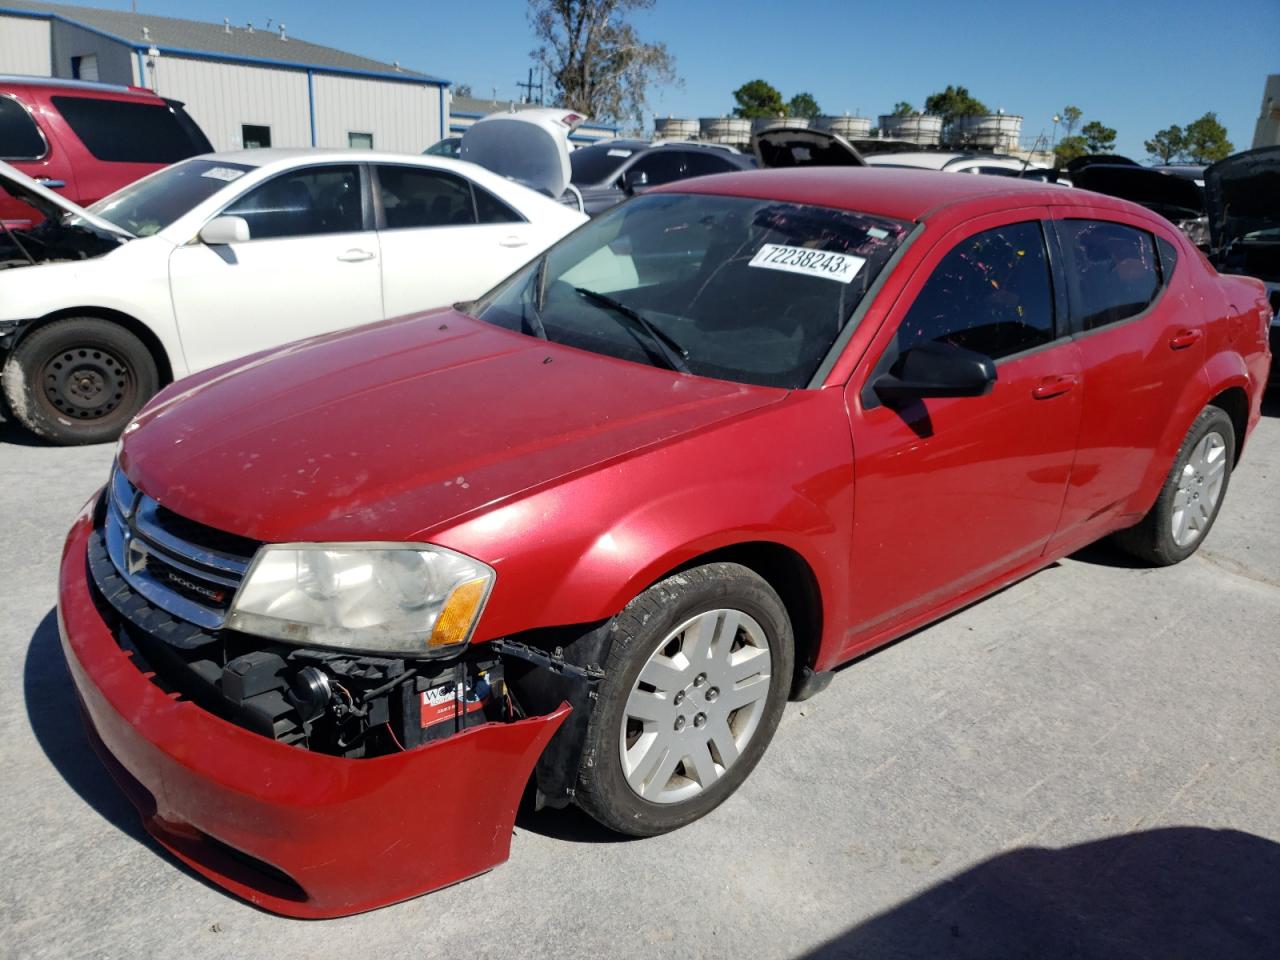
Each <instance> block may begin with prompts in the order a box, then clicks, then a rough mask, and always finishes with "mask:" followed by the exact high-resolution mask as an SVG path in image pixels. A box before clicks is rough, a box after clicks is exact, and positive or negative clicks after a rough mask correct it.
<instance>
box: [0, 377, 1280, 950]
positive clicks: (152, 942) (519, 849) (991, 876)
mask: <svg viewBox="0 0 1280 960" xmlns="http://www.w3.org/2000/svg"><path fill="white" fill-rule="evenodd" d="M1268 414H1269V415H1268V416H1267V417H1266V418H1264V420H1263V423H1262V425H1261V426H1260V427H1259V429H1258V431H1257V433H1256V434H1255V435H1254V438H1253V440H1252V444H1251V449H1250V450H1249V451H1248V453H1247V455H1246V458H1245V461H1244V462H1243V464H1242V465H1241V469H1240V470H1239V472H1238V473H1237V474H1236V476H1235V477H1234V479H1233V481H1232V485H1231V489H1230V492H1229V494H1228V498H1227V501H1226V505H1225V507H1224V509H1223V512H1222V515H1221V517H1220V518H1219V521H1218V524H1217V526H1216V528H1215V529H1214V531H1213V532H1212V534H1211V535H1210V537H1209V539H1208V541H1207V542H1206V544H1205V546H1204V549H1202V550H1201V551H1200V552H1199V553H1198V554H1197V555H1196V556H1195V557H1194V558H1192V559H1191V560H1189V561H1187V562H1186V563H1184V564H1182V565H1180V566H1178V567H1174V568H1170V569H1164V570H1144V569H1136V568H1133V567H1132V566H1130V565H1129V564H1128V563H1127V562H1126V561H1125V560H1124V558H1123V557H1121V556H1119V555H1117V554H1115V553H1114V552H1112V551H1110V550H1109V549H1107V548H1104V547H1094V548H1091V549H1089V550H1087V551H1085V552H1084V553H1082V554H1080V555H1077V556H1075V557H1072V558H1070V559H1068V560H1065V561H1063V562H1062V563H1060V564H1057V565H1055V566H1054V567H1052V568H1051V569H1048V570H1045V571H1044V572H1042V573H1040V574H1038V575H1036V576H1034V577H1032V578H1030V579H1028V580H1026V581H1024V582H1022V583H1019V584H1017V585H1016V586H1014V587H1012V588H1010V589H1008V590H1005V591H1004V592H1002V593H1000V594H998V595H997V596H995V597H992V598H990V599H988V600H986V601H985V602H983V603H980V604H978V605H976V606H974V607H972V608H970V609H968V610H966V611H964V612H962V613H960V614H958V615H956V616H953V617H951V618H950V619H948V620H946V621H944V622H942V623H940V624H937V625H935V626H933V627H932V628H930V629H928V630H925V631H922V632H920V633H918V634H917V635H915V636H912V637H910V638H908V639H906V640H905V641H902V642H900V643H897V644H895V645H893V646H891V647H889V648H887V649H885V650H882V651H881V652H879V653H877V654H875V655H873V656H871V657H869V658H867V659H865V660H863V661H862V662H860V663H858V664H856V665H854V666H852V667H850V668H848V669H845V670H843V671H841V672H840V674H839V675H838V676H837V677H836V679H835V682H834V683H833V684H832V685H831V687H830V688H829V689H828V690H827V691H826V692H825V693H823V694H822V695H820V696H819V697H817V698H816V699H814V700H812V701H810V702H808V703H806V704H791V705H789V706H788V708H787V711H786V715H785V717H784V719H783V721H782V726H781V728H780V730H779V731H778V734H777V737H776V739H775V740H774V742H773V745H772V746H771V747H770V749H769V752H768V754H767V755H766V756H765V758H764V760H763V762H762V763H761V765H760V767H759V768H758V769H757V770H756V771H755V773H754V774H753V775H752V777H751V778H750V779H749V780H748V781H747V783H746V785H745V787H744V788H743V789H742V790H741V791H739V793H738V795H737V796H735V797H733V798H732V799H731V800H730V801H729V802H727V803H726V804H725V805H724V806H722V807H721V808H720V809H719V810H717V811H716V812H715V813H714V814H713V815H711V816H709V817H707V818H706V819H705V820H703V821H701V822H699V823H696V824H694V825H692V826H690V827H687V828H685V829H684V830H681V831H678V832H677V833H675V834H671V835H668V836H665V837H658V838H655V839H650V840H639V841H619V840H618V839H617V838H614V837H612V836H610V835H607V834H605V833H603V832H602V831H600V830H598V829H596V828H595V827H593V825H592V824H591V823H590V822H589V821H587V820H586V819H585V818H584V817H583V816H581V815H579V814H577V813H575V812H573V811H569V812H565V813H560V814H539V815H531V814H524V815H522V816H521V818H520V820H519V822H518V824H517V829H516V836H515V838H514V841H513V844H512V851H511V860H510V861H509V862H508V863H507V864H505V865H503V866H501V867H499V868H498V869H496V870H494V871H492V872H491V873H489V874H487V875H485V876H483V877H480V878H478V879H475V880H471V881H469V882H467V883H463V884H460V885H458V886H456V887H453V888H451V889H448V890H444V891H441V892H438V893H434V894H431V895H429V896H426V897H422V898H420V899H418V900H414V901H411V902H409V903H404V904H400V905H398V906H394V907H390V908H386V909H383V910H378V911H375V912H373V913H369V914H366V915H364V916H359V917H353V918H350V919H345V920H332V921H320V922H299V921H293V920H284V919H280V918H278V917H274V916H271V915H269V914H266V913H262V912H260V911H258V910H255V909H254V908H252V907H249V906H246V905H245V904H243V903H241V902H240V901H238V900H236V899H234V898H232V897H231V896H228V895H227V894H225V893H223V892H221V891H220V890H218V889H217V888H215V887H212V886H210V885H208V884H206V883H204V882H203V881H201V880H200V879H198V878H197V877H195V876H194V875H193V874H191V873H189V872H187V871H185V870H183V869H182V868H180V867H179V866H178V865H177V864H176V863H175V861H174V860H172V859H171V858H170V857H168V856H167V855H165V854H164V853H163V852H161V851H160V850H159V849H158V848H157V847H156V846H155V844H153V843H151V842H150V841H149V840H148V839H147V837H146V836H145V835H144V834H143V833H142V831H141V830H140V828H139V824H138V821H137V818H136V817H135V815H134V812H133V810H132V808H131V807H130V806H129V805H128V804H127V803H126V802H125V800H124V799H123V797H122V796H121V795H120V794H119V793H118V792H117V790H116V788H115V786H114V784H113V783H112V781H111V780H110V779H109V778H108V776H107V774H106V772H105V771H104V770H103V769H102V767H101V766H100V765H99V763H98V761H97V759H96V758H95V757H94V756H93V755H92V754H91V753H90V750H89V747H88V744H87V743H86V741H85V737H84V735H83V733H82V732H81V730H80V726H79V718H78V717H77V715H76V710H75V707H74V704H73V699H72V691H71V686H70V682H69V680H68V677H67V672H66V667H65V665H64V663H63V659H62V655H61V652H60V650H59V647H58V643H57V628H56V622H55V616H54V612H53V606H54V580H55V566H56V562H57V559H58V551H59V546H60V544H61V539H62V535H63V533H64V531H65V529H66V527H67V525H68V522H69V521H70V519H71V517H72V516H73V514H74V513H75V512H76V510H77V508H79V507H80V505H81V504H82V503H83V502H84V501H85V499H86V498H87V497H88V496H89V495H90V493H91V492H92V491H93V490H94V488H95V487H96V486H97V485H98V484H99V483H101V482H102V480H103V479H104V477H105V475H106V471H107V465H108V463H109V461H110V458H111V452H112V451H111V448H110V447H109V446H101V447H92V448H81V449H52V448H48V447H44V446H40V445H38V444H36V443H35V442H34V441H31V440H30V439H28V438H27V437H26V436H24V435H23V434H21V433H20V432H19V431H17V430H16V429H14V428H12V427H8V426H5V425H2V424H0V517H3V521H2V523H3V526H2V527H0V529H2V531H3V533H2V534H0V799H2V800H3V803H4V807H5V809H6V810H7V811H8V812H7V813H6V814H5V815H4V817H3V819H2V820H0V850H2V851H3V867H0V930H3V934H2V935H0V955H2V956H7V957H21V958H39V957H58V958H63V957H102V958H107V957H119V958H133V957H152V956H157V957H158V956H165V957H183V958H186V960H196V958H200V957H223V956H226V957H256V956H272V957H278V958H291V957H326V958H328V957H361V958H378V960H390V958H395V957H414V958H424V957H436V956H440V957H467V958H470V957H521V958H530V957H586V956H599V957H631V956H636V957H679V958H682V960H690V958H696V957H734V958H741V957H800V956H813V957H837V956H847V957H876V958H881V957H895V958H897V957H903V958H906V957H922V958H923V957H943V956H947V957H971V956H973V957H976V956H984V957H1022V956H1026V957H1035V958H1037V960H1043V958H1047V957H1067V956H1081V957H1117V958H1119V957H1125V958H1128V957H1145V956H1150V957H1161V958H1166V957H1241V958H1243V957H1251V958H1252V957H1262V956H1267V955H1269V956H1277V955H1280V701H1278V694H1280V507H1278V506H1277V502H1278V501H1280V405H1278V404H1276V403H1275V402H1274V401H1273V402H1272V405H1271V406H1270V407H1269V408H1268Z"/></svg>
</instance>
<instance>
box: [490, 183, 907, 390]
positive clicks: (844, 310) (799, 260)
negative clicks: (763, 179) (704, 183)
mask: <svg viewBox="0 0 1280 960" xmlns="http://www.w3.org/2000/svg"><path fill="white" fill-rule="evenodd" d="M909 230H910V224H907V223H902V222H900V221H896V220H887V219H884V218H882V217H873V216H868V215H866V214H861V213H853V212H850V211H846V210H833V209H830V208H827V207H814V206H802V205H798V204H792V203H781V202H778V201H774V200H756V199H747V198H743V197H717V196H701V195H697V194H649V195H646V196H643V197H638V198H636V199H635V200H632V201H631V202H629V203H626V204H623V205H622V206H620V207H617V208H616V209H614V210H612V211H610V212H608V213H606V214H603V215H602V216H600V217H598V218H596V219H595V220H593V221H591V222H590V223H588V224H587V225H585V226H584V227H582V228H581V229H580V230H578V231H576V232H575V233H573V234H571V235H570V236H568V237H566V238H565V239H564V240H562V241H561V242H560V243H559V244H557V245H556V246H555V247H553V248H552V249H551V250H550V251H549V252H548V253H547V254H546V256H545V257H544V258H541V259H539V260H537V261H534V262H533V263H531V264H529V265H528V266H527V267H525V268H524V269H523V270H521V271H519V272H518V273H516V274H515V275H514V276H513V277H511V278H510V279H509V280H508V281H507V282H506V283H504V284H502V285H501V286H500V287H498V288H497V289H496V290H494V291H493V292H492V293H490V294H488V295H487V296H486V297H484V298H483V299H482V300H480V301H479V302H478V303H477V304H476V305H475V308H474V311H473V312H474V314H475V315H476V316H478V317H479V318H480V319H482V320H485V321H487V322H489V323H493V324H496V325H498V326H502V327H506V328H507V329H509V330H518V331H523V332H525V333H528V334H531V335H535V336H543V335H545V336H546V338H547V339H548V340H553V341H555V342H557V343H563V344H567V345H569V346H573V347H577V348H579V349H583V350H590V351H593V352H595V353H602V354H606V355H608V356H612V357H619V358H621V359H624V360H632V361H635V362H637V363H650V364H655V365H662V366H668V367H672V368H673V369H677V370H680V369H687V370H688V371H689V372H690V373H693V374H696V375H699V376H706V377H716V378H719V379H722V380H733V381H736V382H739V383H751V384H759V385H763V386H774V387H787V388H797V387H803V386H805V385H806V384H808V382H809V380H810V379H811V378H812V376H813V374H814V372H815V371H816V370H817V369H818V366H819V365H820V364H821V363H822V360H823V358H824V357H825V356H826V354H827V352H828V351H829V350H830V349H831V345H832V344H833V343H834V342H835V341H836V338H837V337H838V336H839V335H840V332H841V330H842V329H843V328H844V326H845V324H846V323H848V322H849V318H850V316H851V315H852V313H853V311H854V309H855V308H856V307H857V306H858V303H859V302H860V301H861V300H862V298H863V297H864V296H865V295H866V292H867V290H868V289H869V288H870V286H871V284H872V283H873V282H874V281H875V278H876V275H877V274H879V272H880V271H881V269H883V267H884V265H885V263H886V261H888V259H889V258H890V257H891V256H892V255H893V253H894V251H895V250H897V248H898V247H899V245H901V243H902V241H903V239H904V238H905V237H906V235H907V233H908V232H909ZM633 314H639V315H640V318H641V319H637V318H636V317H635V316H633ZM673 352H674V353H675V354H676V356H674V357H673V356H672V353H673Z"/></svg>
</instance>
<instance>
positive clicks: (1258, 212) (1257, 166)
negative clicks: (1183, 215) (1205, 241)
mask: <svg viewBox="0 0 1280 960" xmlns="http://www.w3.org/2000/svg"><path fill="white" fill-rule="evenodd" d="M1204 200H1205V208H1206V210H1207V212H1208V214H1209V238H1210V243H1211V244H1212V250H1213V252H1214V253H1215V254H1221V253H1222V252H1223V251H1225V250H1226V248H1227V246H1228V245H1229V244H1231V243H1232V242H1234V241H1236V240H1239V239H1240V238H1242V237H1244V236H1245V235H1246V234H1250V233H1253V232H1255V231H1258V230H1280V146H1276V147H1260V148H1259V149H1257V150H1246V151H1245V152H1244V153H1237V154H1235V155H1234V156H1230V157H1227V158H1226V159H1225V160H1219V161H1218V162H1217V163H1215V164H1213V165H1212V166H1210V167H1209V168H1208V169H1207V170H1205V172H1204ZM1274 239H1280V236H1278V237H1276V238H1274Z"/></svg>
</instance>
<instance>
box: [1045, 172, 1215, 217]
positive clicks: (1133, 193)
mask: <svg viewBox="0 0 1280 960" xmlns="http://www.w3.org/2000/svg"><path fill="white" fill-rule="evenodd" d="M1070 177H1071V183H1072V185H1073V186H1075V187H1077V188H1079V189H1081V190H1092V191H1093V192H1094V193H1104V194H1106V195H1107V196H1109V197H1119V198H1120V199H1121V200H1129V201H1131V202H1133V203H1137V204H1141V205H1142V206H1144V207H1148V208H1150V209H1152V210H1155V211H1156V212H1157V213H1159V214H1160V215H1162V216H1164V217H1167V218H1169V219H1171V220H1173V219H1187V218H1189V217H1198V216H1201V215H1202V214H1203V213H1204V192H1203V191H1202V190H1201V189H1200V188H1199V187H1198V186H1196V184H1195V181H1194V180H1188V179H1187V178H1186V177H1177V176H1174V175H1173V174H1170V173H1161V172H1160V171H1158V170H1148V169H1147V168H1146V167H1139V166H1129V165H1128V164H1093V165H1092V166H1085V167H1080V168H1078V169H1076V170H1072V171H1070Z"/></svg>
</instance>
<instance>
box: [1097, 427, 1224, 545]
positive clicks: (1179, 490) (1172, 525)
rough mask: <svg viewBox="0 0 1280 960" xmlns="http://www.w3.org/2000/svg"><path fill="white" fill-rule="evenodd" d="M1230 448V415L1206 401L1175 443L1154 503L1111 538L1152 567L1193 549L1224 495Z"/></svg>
mask: <svg viewBox="0 0 1280 960" xmlns="http://www.w3.org/2000/svg"><path fill="white" fill-rule="evenodd" d="M1235 451H1236V431H1235V427H1234V425H1233V424H1232V422H1231V417H1229V416H1228V415H1227V412H1226V411H1225V410H1223V409H1222V408H1220V407H1205V408H1204V409H1203V410H1201V411H1200V414H1199V416H1197V417H1196V419H1195V422H1194V423H1192V424H1191V429H1190V430H1188V431H1187V436H1186V438H1185V439H1184V440H1183V441H1182V446H1181V447H1179V448H1178V454H1177V456H1176V457H1174V459H1173V466H1172V467H1171V468H1170V470H1169V475H1168V476H1167V477H1166V478H1165V481H1164V486H1163V487H1161V489H1160V496H1158V497H1157V498H1156V502H1155V505H1154V506H1152V508H1151V509H1150V510H1149V511H1147V515H1146V516H1145V517H1143V518H1142V520H1140V521H1139V522H1138V523H1137V524H1136V525H1135V526H1132V527H1130V528H1129V529H1128V530H1121V531H1120V532H1119V533H1117V534H1116V535H1115V541H1116V544H1117V545H1118V546H1119V547H1121V549H1123V550H1124V551H1125V552H1127V553H1130V554H1132V555H1133V556H1134V557H1137V558H1138V559H1139V560H1143V561H1146V562H1147V563H1149V564H1151V565H1152V566H1156V567H1167V566H1170V565H1172V564H1175V563H1181V562H1182V561H1183V560H1185V559H1187V557H1189V556H1191V555H1192V554H1193V553H1195V552H1196V550H1197V549H1199V547H1200V544H1201V543H1203V542H1204V538H1205V537H1206V536H1208V534H1209V530H1210V529H1211V528H1212V527H1213V522H1214V520H1216V519H1217V518H1218V511H1219V510H1221V509H1222V501H1223V500H1225V499H1226V496H1227V487H1228V485H1229V484H1230V482H1231V468H1232V466H1233V461H1234V460H1235Z"/></svg>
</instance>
